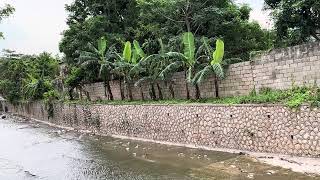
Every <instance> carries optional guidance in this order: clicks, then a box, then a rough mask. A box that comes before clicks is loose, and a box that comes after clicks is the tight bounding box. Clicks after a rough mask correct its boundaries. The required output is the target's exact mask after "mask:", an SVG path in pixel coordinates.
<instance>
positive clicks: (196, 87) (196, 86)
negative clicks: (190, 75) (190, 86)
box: [195, 84, 201, 99]
mask: <svg viewBox="0 0 320 180" xmlns="http://www.w3.org/2000/svg"><path fill="white" fill-rule="evenodd" d="M195 89H196V99H201V93H200V88H199V85H198V84H196V85H195Z"/></svg>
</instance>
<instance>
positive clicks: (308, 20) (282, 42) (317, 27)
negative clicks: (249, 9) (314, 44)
mask: <svg viewBox="0 0 320 180" xmlns="http://www.w3.org/2000/svg"><path fill="white" fill-rule="evenodd" d="M265 3H266V8H267V9H270V10H272V16H273V18H274V21H275V30H276V32H277V45H278V46H291V45H297V44H301V43H303V42H310V41H320V1H319V0H265Z"/></svg>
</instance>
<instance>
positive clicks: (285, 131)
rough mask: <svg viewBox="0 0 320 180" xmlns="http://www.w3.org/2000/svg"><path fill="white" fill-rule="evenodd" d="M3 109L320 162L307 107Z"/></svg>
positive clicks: (318, 130)
mask: <svg viewBox="0 0 320 180" xmlns="http://www.w3.org/2000/svg"><path fill="white" fill-rule="evenodd" d="M2 104H3V105H2V106H3V107H2V109H5V110H7V112H9V113H14V114H17V115H21V116H25V117H29V118H34V119H38V120H41V121H45V122H48V123H51V124H55V125H58V126H63V127H70V128H73V129H75V130H80V131H90V132H95V133H97V134H103V135H108V136H115V137H126V138H135V139H141V140H148V141H155V142H159V143H172V144H179V145H185V146H193V147H201V148H208V149H210V148H222V149H236V150H239V151H249V152H262V153H276V154H284V155H294V156H304V157H313V158H318V157H320V110H319V109H316V108H310V107H308V106H303V107H301V108H300V109H299V110H295V111H294V110H291V109H289V108H287V107H284V106H282V105H232V106H228V105H70V104H55V105H54V106H53V108H48V107H46V105H44V104H43V103H40V102H37V103H26V104H20V105H16V106H13V105H11V104H8V103H5V102H3V103H2ZM48 109H51V110H48Z"/></svg>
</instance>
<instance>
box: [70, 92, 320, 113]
mask: <svg viewBox="0 0 320 180" xmlns="http://www.w3.org/2000/svg"><path fill="white" fill-rule="evenodd" d="M66 103H71V104H108V105H141V104H201V103H206V104H227V105H232V104H284V105H286V106H288V107H290V108H298V107H300V106H301V105H302V104H304V103H306V104H310V105H312V106H320V89H319V88H317V87H293V88H291V89H288V90H272V89H270V88H263V89H261V90H260V92H259V93H256V92H255V91H252V93H250V95H247V96H236V97H227V98H220V99H216V98H208V99H200V100H179V99H170V100H158V101H152V100H145V101H142V100H134V101H128V100H124V101H121V100H115V101H108V100H100V101H83V100H76V101H66Z"/></svg>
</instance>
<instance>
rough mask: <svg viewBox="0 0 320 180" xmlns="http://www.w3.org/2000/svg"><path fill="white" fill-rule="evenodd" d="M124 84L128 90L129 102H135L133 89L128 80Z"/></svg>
mask: <svg viewBox="0 0 320 180" xmlns="http://www.w3.org/2000/svg"><path fill="white" fill-rule="evenodd" d="M124 84H125V86H126V89H127V93H128V96H129V100H130V101H132V100H133V96H132V89H131V84H130V81H129V80H128V79H125V83H124Z"/></svg>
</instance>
